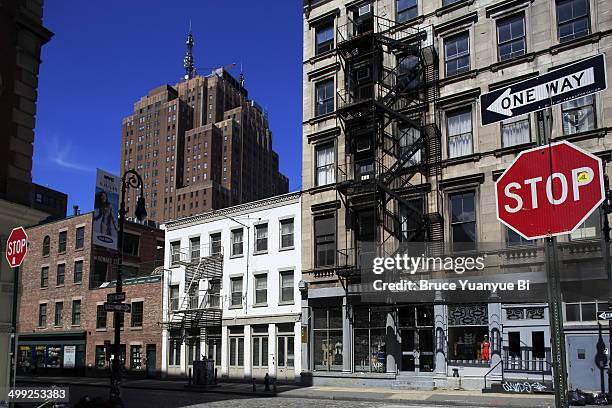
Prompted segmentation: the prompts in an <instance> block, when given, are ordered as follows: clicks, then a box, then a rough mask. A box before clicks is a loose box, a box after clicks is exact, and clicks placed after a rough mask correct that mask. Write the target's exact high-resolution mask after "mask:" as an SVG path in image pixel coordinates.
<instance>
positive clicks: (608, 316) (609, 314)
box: [599, 312, 612, 320]
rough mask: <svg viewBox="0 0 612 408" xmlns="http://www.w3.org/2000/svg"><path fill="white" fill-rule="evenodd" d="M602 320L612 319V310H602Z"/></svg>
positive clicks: (600, 316)
mask: <svg viewBox="0 0 612 408" xmlns="http://www.w3.org/2000/svg"><path fill="white" fill-rule="evenodd" d="M599 319H600V320H612V312H601V313H600V314H599Z"/></svg>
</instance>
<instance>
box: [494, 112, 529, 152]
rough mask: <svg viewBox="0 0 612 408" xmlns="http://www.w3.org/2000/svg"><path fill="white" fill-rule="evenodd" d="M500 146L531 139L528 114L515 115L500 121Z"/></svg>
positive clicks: (525, 141) (527, 141)
mask: <svg viewBox="0 0 612 408" xmlns="http://www.w3.org/2000/svg"><path fill="white" fill-rule="evenodd" d="M501 131H502V146H503V147H510V146H516V145H520V144H523V143H529V142H530V141H531V133H530V125H529V115H522V116H517V117H515V118H512V119H508V120H504V121H503V122H502V123H501Z"/></svg>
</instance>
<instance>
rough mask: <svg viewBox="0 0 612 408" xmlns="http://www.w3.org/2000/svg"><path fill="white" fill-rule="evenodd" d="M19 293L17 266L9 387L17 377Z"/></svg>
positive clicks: (14, 284) (12, 385) (15, 270)
mask: <svg viewBox="0 0 612 408" xmlns="http://www.w3.org/2000/svg"><path fill="white" fill-rule="evenodd" d="M18 294H19V267H18V266H16V267H14V268H13V305H12V306H13V311H12V318H11V322H12V323H11V325H12V330H11V331H12V333H13V335H12V337H11V340H12V342H13V344H12V346H13V347H11V349H12V350H13V358H12V363H13V364H12V366H11V378H10V382H9V383H10V384H11V387H13V388H14V387H15V380H16V378H17V295H18Z"/></svg>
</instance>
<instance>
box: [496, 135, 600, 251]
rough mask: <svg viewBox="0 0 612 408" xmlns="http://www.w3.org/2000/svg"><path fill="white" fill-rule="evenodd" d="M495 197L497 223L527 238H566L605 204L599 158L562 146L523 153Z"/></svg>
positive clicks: (565, 143) (512, 165) (503, 180)
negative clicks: (564, 236)
mask: <svg viewBox="0 0 612 408" xmlns="http://www.w3.org/2000/svg"><path fill="white" fill-rule="evenodd" d="M495 198H496V200H497V218H498V219H499V220H500V221H501V222H502V223H504V224H506V225H507V226H508V227H510V228H512V229H513V230H514V231H516V232H518V233H519V234H521V235H522V236H523V237H525V238H527V239H535V238H542V237H547V236H554V235H563V234H569V233H571V232H572V231H574V230H575V229H576V228H577V227H578V226H579V225H580V224H582V222H584V221H585V220H586V218H587V217H588V216H589V215H590V214H591V213H592V212H593V211H594V210H595V209H596V208H597V207H598V206H599V204H601V202H602V201H603V200H604V183H603V170H602V162H601V159H599V158H598V157H596V156H594V155H592V154H591V153H588V152H586V151H584V150H582V149H580V148H579V147H577V146H575V145H573V144H571V143H569V142H566V141H563V142H558V143H552V144H550V145H547V146H542V147H537V148H535V149H530V150H525V151H523V152H521V153H520V154H519V155H518V157H517V158H516V160H514V162H513V163H512V164H511V165H510V167H509V168H508V169H507V170H506V171H505V172H504V173H503V174H502V175H501V177H500V178H499V179H498V180H497V182H496V183H495Z"/></svg>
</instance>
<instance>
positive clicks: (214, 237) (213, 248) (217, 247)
mask: <svg viewBox="0 0 612 408" xmlns="http://www.w3.org/2000/svg"><path fill="white" fill-rule="evenodd" d="M220 253H221V233H220V232H217V233H216V234H210V254H211V255H218V254H220Z"/></svg>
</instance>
